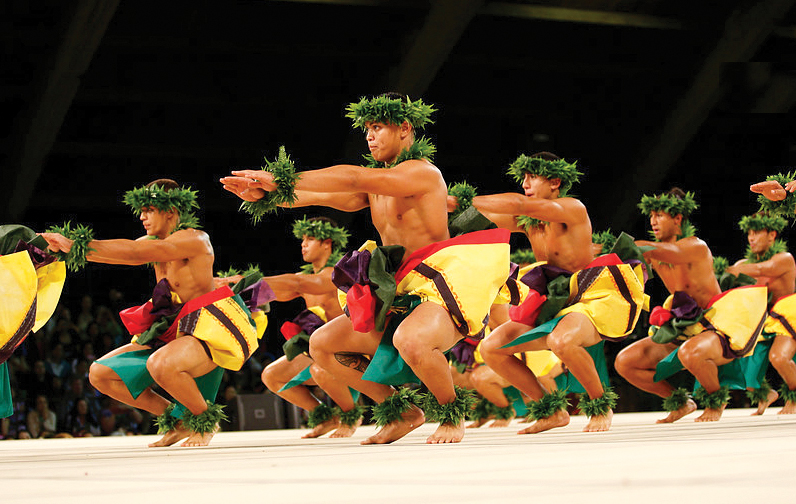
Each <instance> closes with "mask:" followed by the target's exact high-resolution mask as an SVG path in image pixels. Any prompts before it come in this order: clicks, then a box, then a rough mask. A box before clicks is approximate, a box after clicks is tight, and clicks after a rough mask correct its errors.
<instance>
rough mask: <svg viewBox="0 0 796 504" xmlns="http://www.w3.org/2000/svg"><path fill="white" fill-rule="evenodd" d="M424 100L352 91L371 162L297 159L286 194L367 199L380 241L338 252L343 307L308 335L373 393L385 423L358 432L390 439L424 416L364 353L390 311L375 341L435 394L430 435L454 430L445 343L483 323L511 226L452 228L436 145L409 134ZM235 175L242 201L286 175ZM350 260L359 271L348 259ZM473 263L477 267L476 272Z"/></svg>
mask: <svg viewBox="0 0 796 504" xmlns="http://www.w3.org/2000/svg"><path fill="white" fill-rule="evenodd" d="M432 112H433V108H432V107H431V106H429V105H426V104H424V103H423V102H422V101H421V100H417V101H411V100H409V99H407V98H405V97H402V96H400V95H395V94H387V95H381V96H378V97H375V98H372V99H367V98H363V99H362V100H361V101H360V102H358V103H352V104H351V105H349V106H348V114H347V116H348V117H350V118H352V119H353V120H354V126H355V127H357V128H362V129H363V130H364V131H365V133H366V134H365V138H366V140H367V143H368V148H369V150H370V154H371V163H370V166H372V167H362V166H352V165H337V166H332V167H329V168H323V169H319V170H312V171H306V172H302V173H301V174H300V178H299V180H298V181H297V182H296V183H295V197H296V200H295V201H294V202H293V203H292V204H293V205H294V206H306V205H325V206H330V207H333V208H336V209H338V210H343V211H351V212H353V211H357V210H361V209H364V208H369V209H370V213H371V218H372V220H373V225H374V226H375V228H376V230H377V231H378V232H379V236H380V238H381V242H382V247H375V243H372V242H370V243H369V244H366V245H365V246H363V248H362V249H361V250H360V251H357V252H355V253H352V254H350V255H348V254H347V258H348V259H350V261H348V262H347V263H346V265H343V266H341V264H339V263H338V266H336V267H335V277H336V282H335V283H336V284H337V285H338V288H340V289H341V290H343V291H346V292H347V293H346V303H347V312H348V314H349V315H350V317H338V318H336V319H334V320H332V321H330V322H329V323H327V324H325V325H324V326H323V327H322V328H320V329H319V330H317V331H316V332H315V333H314V334H313V336H312V339H311V341H310V354H311V355H312V357H313V358H314V359H315V362H317V363H318V364H319V365H320V366H321V367H323V368H325V369H326V370H328V371H329V372H331V373H332V374H333V375H334V376H335V377H338V378H339V379H340V380H341V381H343V382H345V383H347V384H348V385H349V386H351V387H353V388H354V389H357V390H359V391H361V392H363V393H364V394H366V395H368V396H369V397H371V398H372V399H373V400H374V401H375V402H377V403H378V405H377V407H376V408H375V409H374V417H375V418H376V420H377V424H379V425H380V426H382V428H381V429H380V430H379V431H378V432H377V433H376V434H375V435H374V436H372V437H370V438H368V439H367V440H365V441H364V442H363V444H372V443H390V442H393V441H395V440H397V439H400V438H401V437H403V436H405V435H406V434H407V433H409V432H410V431H412V430H413V429H416V428H417V427H419V426H420V425H421V424H422V423H423V422H424V421H425V418H426V417H425V415H424V411H423V410H421V409H420V408H419V407H418V406H417V405H415V404H412V403H411V401H410V400H409V396H410V395H411V393H409V391H407V389H402V390H401V391H400V392H396V390H395V389H394V388H392V387H391V386H389V385H387V384H385V383H377V382H374V381H370V380H368V379H367V376H366V377H365V378H366V379H363V372H364V371H365V370H366V369H367V370H368V371H369V372H370V371H371V368H374V366H373V365H372V364H371V363H370V361H369V360H368V359H367V358H366V357H365V356H367V355H372V356H374V360H375V359H376V357H377V355H376V352H377V350H378V349H379V348H380V345H379V342H380V340H382V336H383V335H384V334H385V329H388V327H387V324H388V323H389V325H390V326H391V327H389V329H390V330H389V331H387V332H386V334H387V338H386V339H385V341H384V344H383V345H381V347H382V348H384V349H385V351H390V350H391V349H392V350H397V352H398V354H399V355H400V358H402V359H403V362H405V363H406V364H407V365H408V367H409V368H410V370H411V371H412V372H413V374H414V375H416V377H417V378H418V379H419V380H420V381H422V383H424V384H425V385H426V387H427V388H428V390H429V392H430V393H431V395H432V396H433V398H431V400H429V401H428V402H427V404H425V405H424V409H425V410H426V411H425V413H427V414H428V415H429V419H430V420H433V421H438V422H440V425H439V427H438V428H437V430H436V431H435V432H434V433H433V434H432V435H431V436H430V437H429V438H428V440H427V441H428V442H429V443H449V442H458V441H460V440H461V439H462V437H463V436H464V423H463V420H464V415H465V413H466V410H467V409H468V405H469V400H468V399H467V397H469V396H467V395H466V394H457V392H456V389H455V388H454V386H453V381H452V378H451V374H450V372H449V369H448V359H447V358H446V356H445V354H444V352H446V351H447V350H449V349H450V348H451V347H453V346H454V344H456V342H457V341H458V340H460V339H461V338H462V337H463V336H467V335H475V334H477V333H478V332H480V331H481V329H482V327H483V325H484V320H485V318H486V315H487V313H488V312H489V308H490V306H491V305H492V302H493V301H494V299H495V296H496V295H497V292H498V289H499V288H500V286H501V285H502V284H503V283H504V282H505V281H506V278H507V276H508V273H509V245H508V233H504V232H501V230H487V231H478V232H474V233H468V234H465V235H462V236H459V237H456V238H450V235H449V232H448V212H447V202H446V198H447V186H446V184H445V180H444V178H443V177H442V173H440V171H439V169H438V168H437V167H436V166H434V165H433V164H431V161H430V156H431V155H432V154H433V152H434V150H435V149H434V147H433V146H432V145H431V144H430V143H429V142H428V141H427V140H426V139H424V138H420V139H418V140H417V141H416V140H415V131H416V129H418V128H422V127H423V126H424V125H425V124H427V123H429V122H431V119H430V114H431V113H432ZM373 168H380V169H373ZM385 168H386V169H385ZM233 175H234V176H232V177H225V178H223V179H222V180H221V182H222V183H223V184H224V186H225V188H227V189H228V190H230V191H231V192H233V193H235V194H236V195H238V196H239V197H241V198H242V199H244V200H246V201H256V200H259V199H260V198H263V196H265V195H266V191H269V192H273V191H277V194H279V192H280V191H283V189H282V188H284V184H280V180H281V181H284V180H285V178H283V177H277V178H276V179H275V177H274V176H273V175H272V174H271V173H268V172H267V171H254V170H244V171H236V172H233ZM269 197H270V196H269ZM287 201H289V199H288V200H287ZM345 260H346V258H344V259H343V261H345ZM368 260H369V263H368V262H367V261H368ZM341 262H342V261H341ZM352 262H353V263H354V265H353V269H355V270H357V271H358V272H359V274H356V273H354V272H352V271H350V270H349V269H348V267H349V266H350V265H351V263H352ZM474 271H478V272H479V274H478V277H477V279H474V278H473V276H472V274H473V272H474ZM364 272H367V274H366V275H365V274H363V273H364ZM379 282H381V283H379ZM371 294H373V295H371ZM393 294H394V295H395V297H394V298H393ZM375 296H384V297H379V298H377V297H375ZM377 299H378V301H377ZM366 305H367V306H368V307H369V308H364V306H366ZM393 305H399V307H396V308H392V306H393ZM374 308H375V310H376V313H374V312H373V309H374ZM388 311H389V312H390V314H389V317H387V312H388ZM399 312H400V313H399ZM388 319H389V320H388ZM393 328H394V329H395V331H394V333H392V341H391V342H390V341H389V335H390V332H391V330H392V329H393ZM374 369H375V368H374ZM376 379H379V380H381V381H382V382H384V381H390V380H388V379H386V378H384V377H379V378H376ZM404 379H405V378H403V377H400V378H394V381H392V383H393V384H396V385H398V384H403V383H406V381H404ZM335 401H336V402H338V403H339V401H338V399H337V398H335Z"/></svg>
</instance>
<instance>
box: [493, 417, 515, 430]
mask: <svg viewBox="0 0 796 504" xmlns="http://www.w3.org/2000/svg"><path fill="white" fill-rule="evenodd" d="M512 420H514V417H511V418H496V419H495V421H494V422H492V423H491V424H490V425H489V427H490V428H491V427H508V426H509V425H511V421H512Z"/></svg>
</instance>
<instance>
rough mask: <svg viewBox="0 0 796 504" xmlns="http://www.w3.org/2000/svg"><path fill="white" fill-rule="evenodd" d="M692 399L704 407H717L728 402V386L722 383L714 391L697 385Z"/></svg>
mask: <svg viewBox="0 0 796 504" xmlns="http://www.w3.org/2000/svg"><path fill="white" fill-rule="evenodd" d="M694 399H695V400H696V402H697V403H698V404H699V405H700V406H702V407H703V408H705V409H719V408H721V407H722V406H724V405H725V404H727V403H728V402H730V388H729V387H728V386H727V385H724V386H723V387H719V389H718V390H717V391H715V392H708V391H707V390H705V389H704V388H703V387H699V388H698V389H696V390H695V391H694Z"/></svg>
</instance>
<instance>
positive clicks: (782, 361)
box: [751, 174, 796, 414]
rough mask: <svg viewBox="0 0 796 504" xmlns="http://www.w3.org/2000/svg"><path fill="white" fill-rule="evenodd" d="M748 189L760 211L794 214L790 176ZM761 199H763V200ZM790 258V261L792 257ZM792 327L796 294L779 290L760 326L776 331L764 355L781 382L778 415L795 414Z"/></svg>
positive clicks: (795, 347) (795, 322) (795, 186)
mask: <svg viewBox="0 0 796 504" xmlns="http://www.w3.org/2000/svg"><path fill="white" fill-rule="evenodd" d="M751 190H752V192H755V193H758V194H760V196H759V197H758V198H759V199H760V201H761V205H762V209H763V210H768V211H771V212H776V213H781V214H782V215H783V216H785V217H788V218H793V217H794V212H796V203H794V202H796V194H794V191H796V182H794V181H793V176H792V175H790V174H788V176H785V175H782V174H778V175H774V176H771V177H769V180H766V181H764V182H760V183H757V184H754V185H752V186H751ZM762 198H765V200H764V199H762ZM778 255H779V254H778ZM788 255H790V254H788ZM772 259H773V257H772ZM791 261H793V259H792V258H791ZM791 283H792V281H791ZM791 287H792V285H791ZM769 288H771V286H769ZM775 293H776V292H775ZM795 327H796V295H794V294H791V295H787V294H785V291H783V296H782V297H780V298H779V299H778V301H777V303H776V304H775V305H774V306H772V307H771V309H770V311H769V319H768V321H767V324H766V327H765V329H764V330H765V331H767V332H773V333H776V337H775V338H774V343H773V344H772V345H771V350H770V351H769V354H768V357H769V360H770V361H771V365H773V366H774V368H775V369H776V370H777V372H778V373H779V375H780V376H781V377H782V381H783V384H782V388H780V390H779V396H780V397H782V398H783V399H784V401H785V406H784V407H783V408H782V409H781V410H780V411H779V413H780V414H794V413H796V362H794V360H793V359H794V355H796V332H795V331H794V328H795Z"/></svg>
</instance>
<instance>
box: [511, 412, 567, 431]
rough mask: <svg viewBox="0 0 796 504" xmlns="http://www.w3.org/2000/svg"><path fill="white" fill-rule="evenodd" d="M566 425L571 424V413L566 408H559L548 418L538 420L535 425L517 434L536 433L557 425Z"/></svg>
mask: <svg viewBox="0 0 796 504" xmlns="http://www.w3.org/2000/svg"><path fill="white" fill-rule="evenodd" d="M565 425H569V413H567V412H566V411H564V410H558V411H556V412H555V413H553V414H552V415H551V416H549V417H547V418H542V419H539V420H537V421H536V422H534V424H533V425H531V426H530V427H528V428H527V429H523V430H521V431H519V432H518V433H517V434H536V433H537V432H544V431H546V430H550V429H554V428H556V427H564V426H565Z"/></svg>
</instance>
